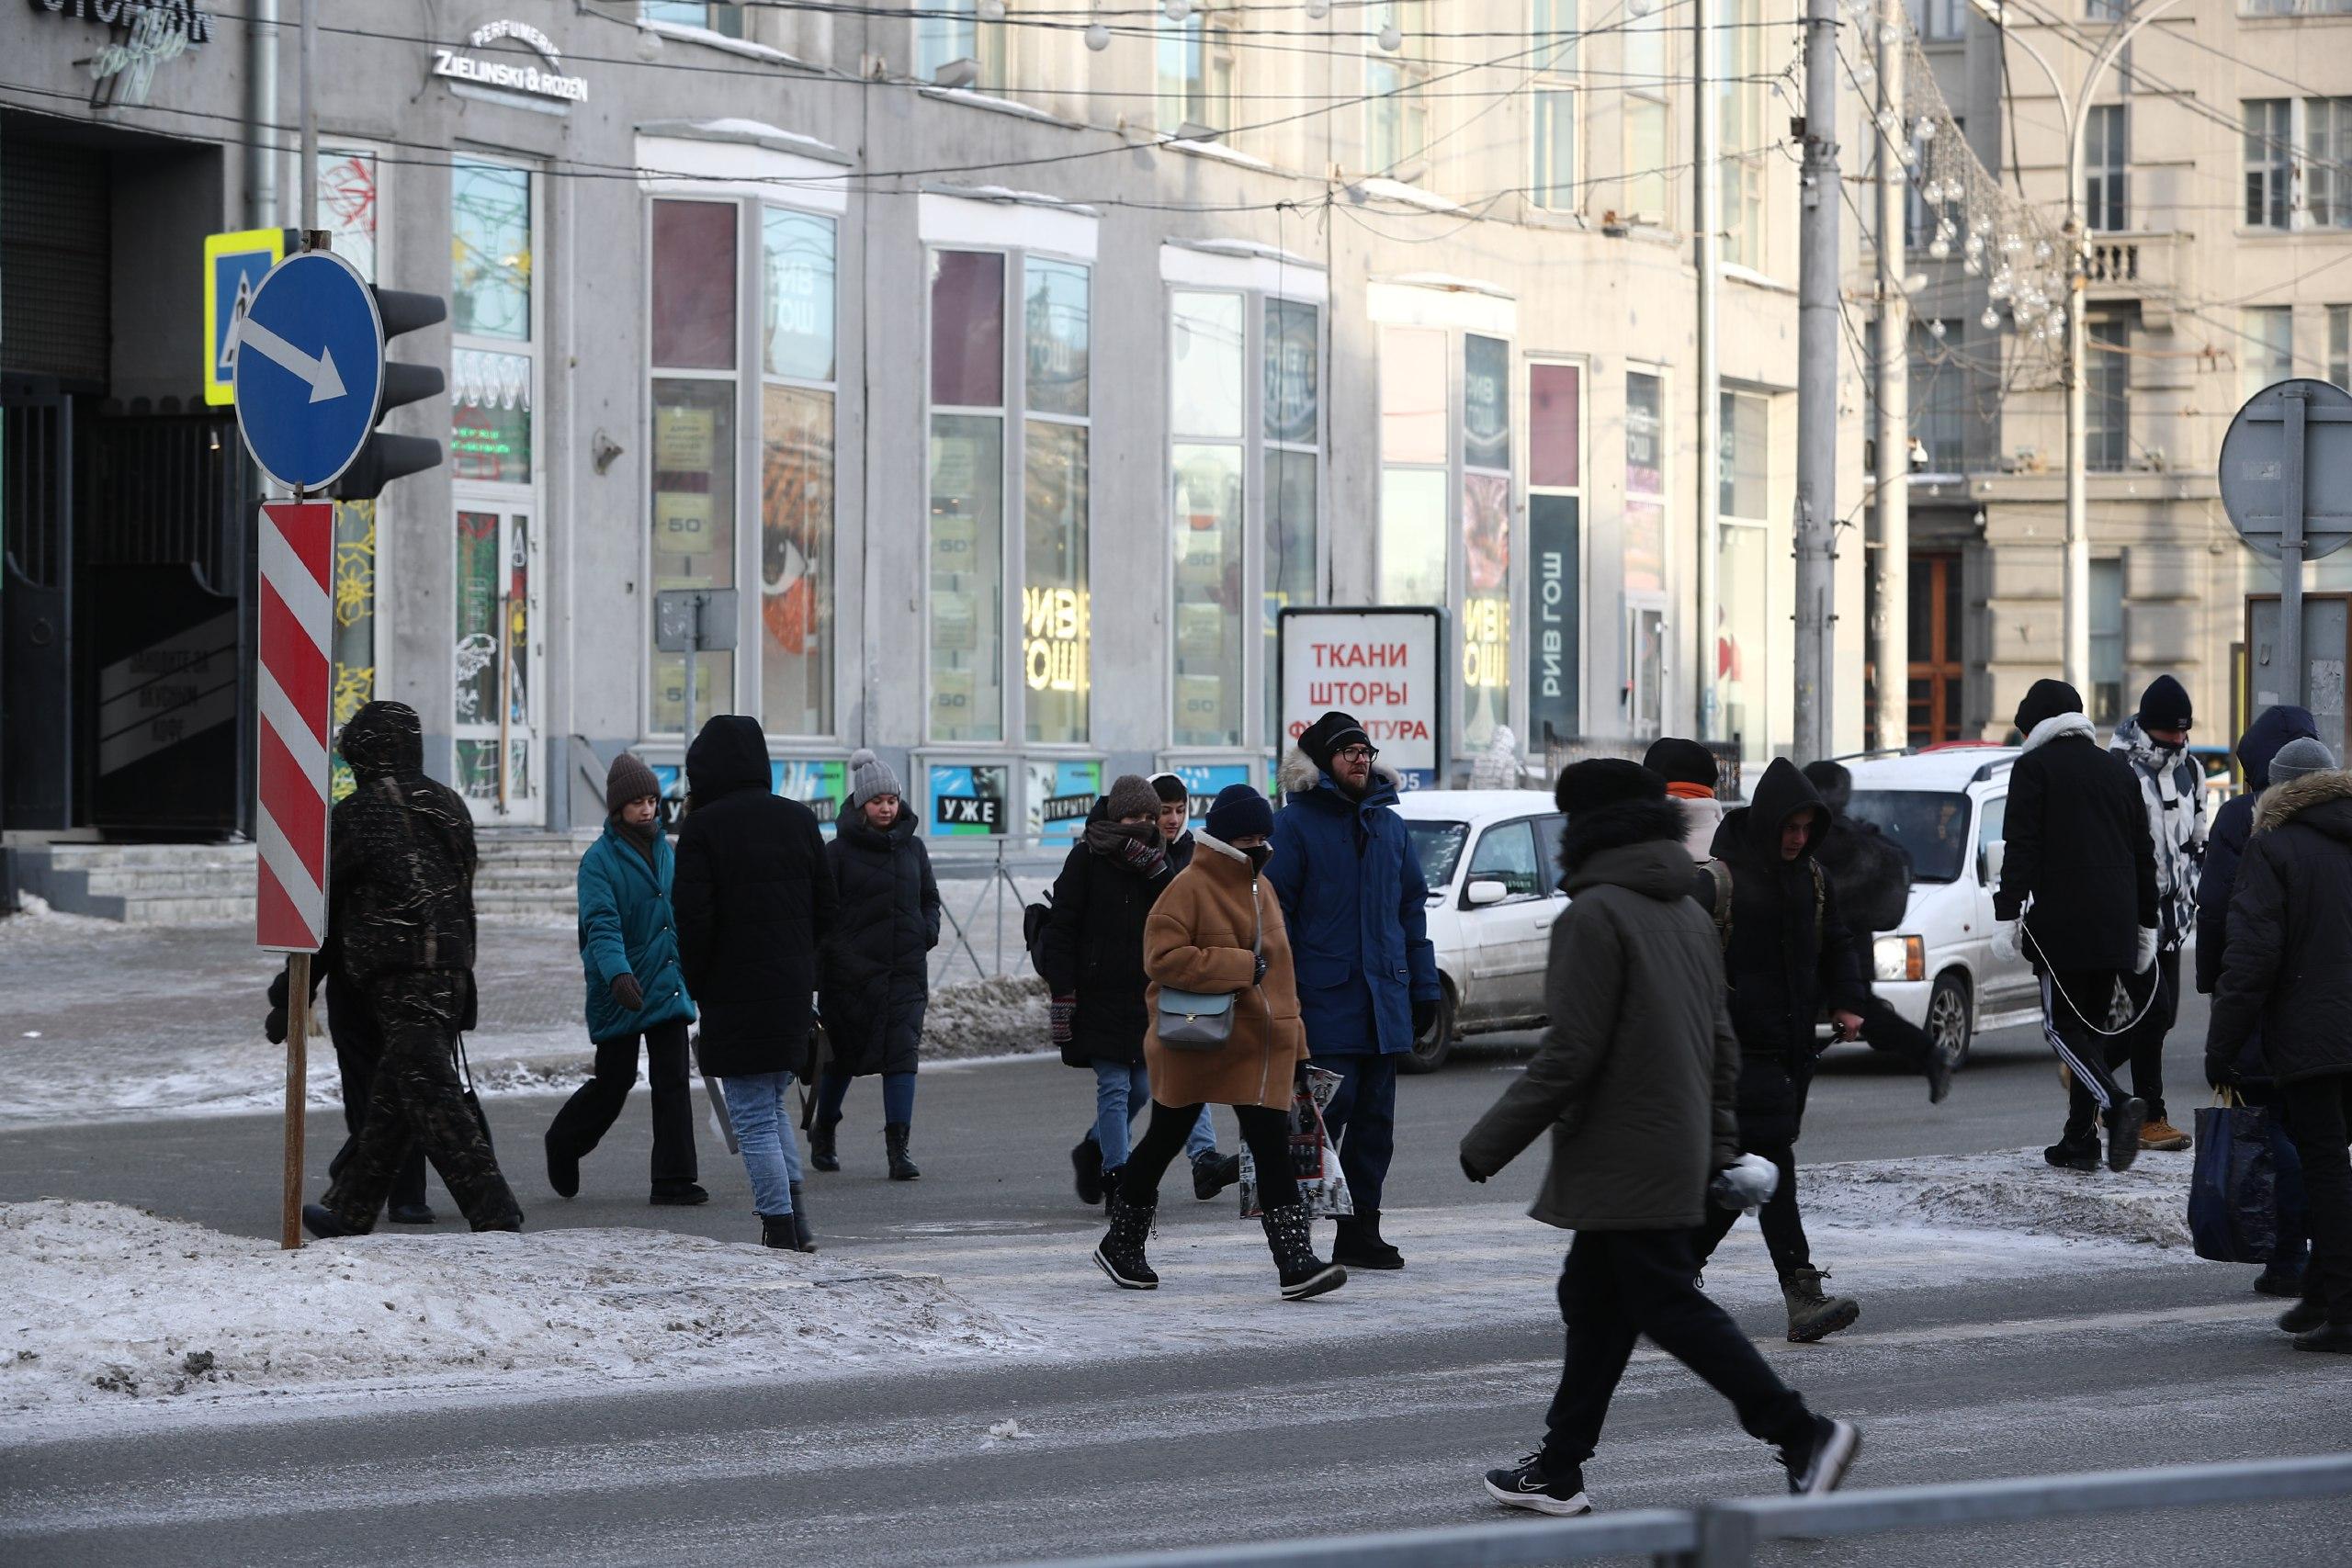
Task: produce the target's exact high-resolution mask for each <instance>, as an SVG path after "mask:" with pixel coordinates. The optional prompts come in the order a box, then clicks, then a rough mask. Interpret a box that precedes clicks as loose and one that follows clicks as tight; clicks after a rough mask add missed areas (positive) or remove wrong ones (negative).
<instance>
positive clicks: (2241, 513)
mask: <svg viewBox="0 0 2352 1568" xmlns="http://www.w3.org/2000/svg"><path fill="white" fill-rule="evenodd" d="M2220 479H2221V486H2222V509H2223V510H2224V511H2226V512H2227V513H2229V514H2230V522H2231V524H2232V525H2233V526H2234V527H2235V528H2236V529H2237V531H2238V537H2239V538H2241V539H2244V540H2245V542H2246V544H2247V545H2248V546H2250V547H2252V548H2253V549H2255V550H2256V551H2257V552H2259V553H2260V554H2263V555H2266V556H2269V557H2271V558H2274V559H2275V560H2277V561H2278V599H2279V605H2278V664H2279V666H2280V670H2279V692H2280V695H2279V700H2280V701H2281V702H2284V703H2289V704H2291V705H2297V706H2301V705H2302V704H2303V699H2304V694H2305V691H2306V687H2307V681H2306V671H2305V669H2304V651H2303V562H2304V561H2306V560H2317V559H2318V558H2321V557H2322V556H2325V555H2331V554H2333V553H2335V551H2337V550H2340V549H2342V548H2343V547H2344V546H2345V545H2346V543H2347V542H2352V392H2346V390H2344V389H2343V388H2341V387H2337V386H2335V385H2332V384H2331V383H2329V382H2326V381H2314V380H2312V379H2310V378H2300V377H2299V378H2295V379H2293V380H2288V381H2276V382H2273V383H2272V384H2271V385H2269V386H2267V387H2265V388H2263V389H2262V390H2260V391H2258V392H2256V393H2255V395H2254V396H2252V397H2251V398H2248V399H2247V400H2245V407H2243V408H2241V409H2239V410H2238V412H2237V417H2236V418H2234V419H2233V420H2231V421H2230V428H2229V432H2228V434H2224V435H2223V436H2222V470H2221V475H2220Z"/></svg>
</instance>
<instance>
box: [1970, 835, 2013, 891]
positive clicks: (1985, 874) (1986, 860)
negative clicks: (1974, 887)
mask: <svg viewBox="0 0 2352 1568" xmlns="http://www.w3.org/2000/svg"><path fill="white" fill-rule="evenodd" d="M2007 847H2008V846H2007V845H2006V844H2004V843H2002V842H2001V841H2000V840H1994V841H1993V842H1992V843H1989V844H1985V845H1984V846H1983V847H1981V848H1979V849H1978V850H1977V852H1976V879H1977V880H1978V881H1979V882H1982V883H1983V884H1984V885H1985V886H1987V887H1998V886H2000V885H2001V852H2002V851H2003V850H2005V849H2007Z"/></svg>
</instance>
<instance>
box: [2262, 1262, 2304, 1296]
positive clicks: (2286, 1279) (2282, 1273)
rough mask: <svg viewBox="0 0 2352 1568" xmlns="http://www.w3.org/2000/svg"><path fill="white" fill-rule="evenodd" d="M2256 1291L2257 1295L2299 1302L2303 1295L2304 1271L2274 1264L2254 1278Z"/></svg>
mask: <svg viewBox="0 0 2352 1568" xmlns="http://www.w3.org/2000/svg"><path fill="white" fill-rule="evenodd" d="M2254 1289H2255V1293H2256V1294H2257V1295H2264V1296H2285V1297H2288V1298H2290V1300H2299V1299H2301V1296H2302V1293H2303V1271H2302V1270H2301V1269H2295V1268H2289V1267H2282V1266H2280V1265H2279V1264H2276V1263H2273V1264H2272V1265H2270V1267H2268V1268H2267V1269H2264V1270H2263V1271H2262V1272H2261V1273H2259V1274H2256V1276H2255V1277H2254Z"/></svg>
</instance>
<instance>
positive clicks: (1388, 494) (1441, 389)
mask: <svg viewBox="0 0 2352 1568" xmlns="http://www.w3.org/2000/svg"><path fill="white" fill-rule="evenodd" d="M1445 338H1446V334H1445V333H1444V332H1442V330H1440V329H1437V328H1434V327H1396V326H1391V327H1383V328H1382V329H1381V332H1380V575H1379V583H1380V592H1379V598H1380V602H1381V603H1382V604H1444V603H1445V517H1446V511H1447V507H1446V502H1445V491H1446V416H1447V402H1446V390H1447V386H1448V384H1449V382H1450V381H1451V379H1452V378H1451V377H1449V376H1448V375H1447V373H1446V353H1445Z"/></svg>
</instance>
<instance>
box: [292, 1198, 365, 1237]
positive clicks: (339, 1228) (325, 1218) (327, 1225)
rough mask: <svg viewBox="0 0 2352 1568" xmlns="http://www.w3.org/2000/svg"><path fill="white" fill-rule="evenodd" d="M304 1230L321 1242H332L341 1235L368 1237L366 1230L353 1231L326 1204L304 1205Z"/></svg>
mask: <svg viewBox="0 0 2352 1568" xmlns="http://www.w3.org/2000/svg"><path fill="white" fill-rule="evenodd" d="M302 1228H303V1229H304V1230H306V1231H309V1232H310V1233H311V1235H314V1236H316V1237H317V1238H318V1239H319V1240H321V1241H332V1240H334V1238H335V1237H336V1236H339V1235H367V1234H368V1233H367V1232H366V1231H365V1230H353V1229H352V1228H351V1227H350V1226H349V1225H346V1224H344V1223H343V1222H342V1221H341V1220H340V1219H338V1218H336V1217H335V1212H334V1210H333V1209H330V1208H328V1207H327V1206H326V1205H325V1204H324V1203H305V1204H303V1205H302Z"/></svg>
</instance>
